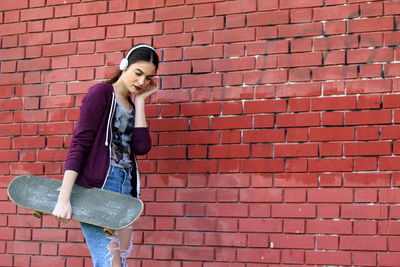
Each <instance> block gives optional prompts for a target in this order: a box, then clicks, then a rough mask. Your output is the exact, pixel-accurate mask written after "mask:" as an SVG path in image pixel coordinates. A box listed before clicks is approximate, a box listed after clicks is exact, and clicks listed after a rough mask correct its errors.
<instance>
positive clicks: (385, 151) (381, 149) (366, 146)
mask: <svg viewBox="0 0 400 267" xmlns="http://www.w3.org/2000/svg"><path fill="white" fill-rule="evenodd" d="M344 154H345V156H361V155H362V156H371V155H390V154H392V144H391V142H367V143H346V144H344Z"/></svg>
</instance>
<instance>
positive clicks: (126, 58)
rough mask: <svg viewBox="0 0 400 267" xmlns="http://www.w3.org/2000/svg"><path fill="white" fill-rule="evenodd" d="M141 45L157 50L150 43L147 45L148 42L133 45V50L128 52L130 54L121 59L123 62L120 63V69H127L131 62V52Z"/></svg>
mask: <svg viewBox="0 0 400 267" xmlns="http://www.w3.org/2000/svg"><path fill="white" fill-rule="evenodd" d="M141 47H147V48H150V49H151V50H153V51H154V52H156V50H155V49H154V48H153V47H151V46H149V45H146V44H141V45H137V46H135V47H133V48H132V49H131V50H129V52H128V54H127V55H126V57H125V58H123V59H122V60H121V63H119V69H120V70H125V69H126V68H127V67H128V64H129V62H128V58H129V56H130V54H131V53H132V52H133V51H134V50H135V49H138V48H141ZM156 53H157V52H156Z"/></svg>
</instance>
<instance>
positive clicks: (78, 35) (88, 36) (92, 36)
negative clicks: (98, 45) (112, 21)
mask: <svg viewBox="0 0 400 267" xmlns="http://www.w3.org/2000/svg"><path fill="white" fill-rule="evenodd" d="M105 34H106V31H105V28H102V27H97V28H95V29H92V28H88V29H82V28H81V29H78V30H72V31H71V37H70V38H71V41H73V42H76V41H91V40H99V39H100V40H101V39H104V38H105Z"/></svg>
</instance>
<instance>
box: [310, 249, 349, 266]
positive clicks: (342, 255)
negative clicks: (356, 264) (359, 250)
mask: <svg viewBox="0 0 400 267" xmlns="http://www.w3.org/2000/svg"><path fill="white" fill-rule="evenodd" d="M305 258H306V259H305V262H306V263H307V264H316V265H351V262H352V255H351V253H350V252H344V251H335V252H333V251H332V252H331V251H306V254H305Z"/></svg>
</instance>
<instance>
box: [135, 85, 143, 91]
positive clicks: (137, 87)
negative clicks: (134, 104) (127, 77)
mask: <svg viewBox="0 0 400 267" xmlns="http://www.w3.org/2000/svg"><path fill="white" fill-rule="evenodd" d="M134 87H135V89H136V90H138V91H140V90H142V88H141V87H139V86H136V85H134Z"/></svg>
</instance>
